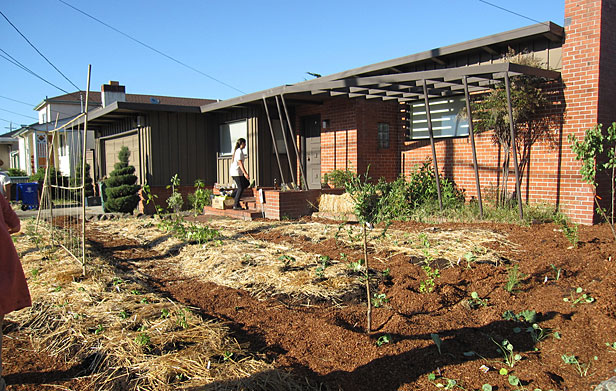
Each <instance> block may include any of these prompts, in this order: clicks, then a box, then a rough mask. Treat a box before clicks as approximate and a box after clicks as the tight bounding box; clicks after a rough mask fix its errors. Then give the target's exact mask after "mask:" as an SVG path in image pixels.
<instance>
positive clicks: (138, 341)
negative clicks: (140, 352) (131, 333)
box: [135, 333, 150, 346]
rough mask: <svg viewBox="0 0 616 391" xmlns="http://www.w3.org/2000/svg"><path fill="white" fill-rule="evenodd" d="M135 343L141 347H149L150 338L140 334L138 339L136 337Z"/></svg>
mask: <svg viewBox="0 0 616 391" xmlns="http://www.w3.org/2000/svg"><path fill="white" fill-rule="evenodd" d="M135 343H136V344H137V345H139V346H149V345H150V336H149V335H148V334H146V333H140V334H139V335H137V337H135Z"/></svg>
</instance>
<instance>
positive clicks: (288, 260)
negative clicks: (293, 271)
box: [278, 254, 295, 271]
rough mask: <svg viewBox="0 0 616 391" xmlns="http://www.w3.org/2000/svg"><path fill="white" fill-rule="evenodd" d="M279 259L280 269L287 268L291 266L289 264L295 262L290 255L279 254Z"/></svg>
mask: <svg viewBox="0 0 616 391" xmlns="http://www.w3.org/2000/svg"><path fill="white" fill-rule="evenodd" d="M278 260H279V261H282V267H281V270H283V271H284V270H289V269H290V268H291V264H292V263H293V262H295V258H294V257H292V256H291V255H286V254H285V255H281V256H279V257H278Z"/></svg>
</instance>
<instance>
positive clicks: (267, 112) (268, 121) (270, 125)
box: [263, 97, 286, 184]
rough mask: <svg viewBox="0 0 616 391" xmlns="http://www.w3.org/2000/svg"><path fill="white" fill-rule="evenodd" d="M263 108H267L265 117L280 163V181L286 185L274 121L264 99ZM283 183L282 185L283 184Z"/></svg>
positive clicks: (277, 159)
mask: <svg viewBox="0 0 616 391" xmlns="http://www.w3.org/2000/svg"><path fill="white" fill-rule="evenodd" d="M263 106H264V107H265V115H266V116H267V123H268V124H269V130H270V134H271V135H272V143H273V144H274V152H276V161H277V162H278V170H279V171H280V179H281V180H282V183H286V181H285V180H284V174H283V173H282V166H281V165H280V155H279V154H278V146H277V145H276V137H274V128H273V127H272V120H271V119H270V116H269V109H268V108H267V101H266V100H265V97H263ZM282 183H281V184H282Z"/></svg>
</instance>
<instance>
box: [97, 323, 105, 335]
mask: <svg viewBox="0 0 616 391" xmlns="http://www.w3.org/2000/svg"><path fill="white" fill-rule="evenodd" d="M103 331H105V328H104V327H103V325H102V324H99V325H98V326H96V328H95V329H94V334H96V335H98V334H101V333H102V332H103Z"/></svg>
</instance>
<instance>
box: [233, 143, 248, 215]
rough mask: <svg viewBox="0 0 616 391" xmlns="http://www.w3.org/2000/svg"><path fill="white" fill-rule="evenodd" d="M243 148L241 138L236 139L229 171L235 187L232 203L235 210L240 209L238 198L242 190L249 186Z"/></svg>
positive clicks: (243, 144)
mask: <svg viewBox="0 0 616 391" xmlns="http://www.w3.org/2000/svg"><path fill="white" fill-rule="evenodd" d="M244 148H246V140H245V139H243V138H239V139H237V142H236V143H235V148H234V149H233V160H232V161H231V169H230V171H231V177H232V178H233V180H234V181H235V184H236V185H237V190H236V191H235V202H234V203H233V209H235V210H241V209H242V208H241V207H240V198H241V197H242V192H243V191H244V189H245V188H247V187H248V185H249V184H250V182H249V180H250V176H249V175H248V171H246V166H244V158H245V156H244Z"/></svg>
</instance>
